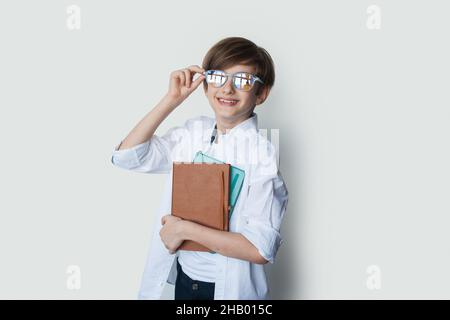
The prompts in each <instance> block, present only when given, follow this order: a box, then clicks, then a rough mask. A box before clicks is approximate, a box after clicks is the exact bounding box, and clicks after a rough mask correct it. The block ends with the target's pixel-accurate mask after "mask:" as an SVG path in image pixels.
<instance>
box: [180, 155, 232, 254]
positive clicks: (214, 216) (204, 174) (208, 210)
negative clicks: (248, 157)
mask: <svg viewBox="0 0 450 320" xmlns="http://www.w3.org/2000/svg"><path fill="white" fill-rule="evenodd" d="M172 173H173V175H172V214H173V215H174V216H176V217H180V218H182V219H185V220H190V221H193V222H196V223H199V224H202V225H204V226H207V227H210V228H214V229H217V230H223V231H228V213H229V204H228V199H229V194H228V193H229V185H230V165H229V164H219V163H182V162H174V163H173V172H172ZM178 249H179V250H190V251H208V252H211V250H209V249H208V248H206V247H205V246H203V245H201V244H199V243H197V242H194V241H191V240H185V241H184V242H183V243H182V244H181V246H180V247H179V248H178Z"/></svg>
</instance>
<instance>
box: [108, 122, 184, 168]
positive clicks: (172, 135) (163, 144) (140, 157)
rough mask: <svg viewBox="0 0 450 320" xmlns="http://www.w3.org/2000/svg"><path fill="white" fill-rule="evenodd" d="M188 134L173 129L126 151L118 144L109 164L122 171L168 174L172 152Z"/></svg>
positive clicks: (182, 129) (178, 128) (181, 129)
mask: <svg viewBox="0 0 450 320" xmlns="http://www.w3.org/2000/svg"><path fill="white" fill-rule="evenodd" d="M187 134H188V132H187V129H186V127H174V128H171V129H170V130H168V131H167V133H166V134H164V135H163V136H158V135H155V134H154V135H153V136H152V137H151V138H150V139H149V140H147V141H145V142H143V143H141V144H138V145H135V146H133V147H131V148H128V149H121V150H118V149H119V148H120V145H121V144H122V142H120V143H119V144H118V145H117V146H116V147H115V148H114V151H113V152H112V155H111V163H112V164H113V165H115V166H117V167H120V168H122V169H126V170H131V171H135V172H142V173H168V172H170V169H171V166H172V151H173V149H174V147H175V146H176V145H177V144H178V143H180V142H181V140H182V139H183V137H185V136H186V135H187Z"/></svg>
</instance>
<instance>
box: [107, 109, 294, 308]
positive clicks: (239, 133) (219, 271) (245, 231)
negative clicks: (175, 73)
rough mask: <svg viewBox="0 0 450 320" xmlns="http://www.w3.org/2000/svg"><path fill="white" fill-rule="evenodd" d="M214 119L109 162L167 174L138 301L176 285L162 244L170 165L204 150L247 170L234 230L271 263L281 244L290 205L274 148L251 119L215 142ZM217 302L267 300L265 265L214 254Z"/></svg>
mask: <svg viewBox="0 0 450 320" xmlns="http://www.w3.org/2000/svg"><path fill="white" fill-rule="evenodd" d="M215 125H216V121H215V119H214V118H211V117H206V116H199V117H195V118H192V119H189V120H187V121H186V122H185V123H184V125H183V126H178V127H174V128H171V129H170V130H168V131H167V133H166V134H164V135H162V136H158V135H153V136H152V138H151V139H149V140H148V141H146V142H143V143H141V144H139V145H136V146H134V147H132V148H129V149H124V150H117V149H118V148H119V146H120V144H119V145H117V146H116V148H115V149H114V151H113V153H112V157H111V162H112V163H113V164H114V165H116V166H118V167H120V168H123V169H127V170H131V171H135V172H142V173H168V177H167V183H166V186H165V191H164V194H163V199H162V201H161V205H160V207H159V210H158V214H157V215H156V216H155V225H154V226H155V227H154V231H153V237H152V241H151V245H150V249H149V253H148V256H147V262H146V265H145V269H144V273H143V276H142V281H141V287H140V291H139V299H160V297H161V293H162V290H163V287H164V284H165V283H166V282H169V283H171V284H174V283H175V279H176V273H177V271H176V259H175V258H176V257H177V256H179V255H180V253H179V252H177V254H170V253H169V252H168V250H167V249H166V248H165V246H164V244H163V243H162V241H161V239H160V236H159V231H160V230H161V227H162V226H161V223H160V221H161V217H162V216H164V215H166V214H168V213H170V212H171V197H172V194H171V190H172V163H173V162H192V160H193V159H194V156H195V153H196V152H197V151H202V152H203V153H206V154H208V155H210V156H213V157H214V158H216V159H219V160H222V161H224V162H226V163H230V164H231V165H233V166H236V167H239V168H241V169H243V170H244V171H245V179H244V183H243V186H242V189H241V192H240V194H239V197H238V201H237V203H236V205H235V208H234V210H233V214H232V216H231V219H230V222H229V230H230V231H231V232H238V233H241V234H242V235H243V236H244V237H246V238H247V239H248V240H249V241H250V242H251V243H252V244H253V245H254V246H255V247H256V248H257V249H258V251H259V253H260V254H261V256H262V257H264V258H265V259H266V260H267V261H269V262H270V263H273V262H274V259H275V255H276V253H277V251H278V248H279V246H280V245H281V243H282V238H281V234H280V226H281V222H282V219H283V216H284V213H285V211H286V207H287V203H288V190H287V188H286V185H285V183H284V181H283V178H282V176H281V173H280V172H279V169H278V154H277V152H276V148H275V146H274V145H273V144H272V143H271V142H270V141H269V140H268V139H267V138H266V137H264V136H263V135H262V134H261V133H260V132H259V130H258V121H257V115H256V114H255V113H253V115H252V116H251V117H250V118H249V119H247V120H245V121H243V122H241V123H239V124H238V125H237V126H235V127H234V128H232V129H231V130H229V131H228V132H227V133H226V134H224V135H220V139H219V141H218V143H217V144H216V143H211V134H212V132H213V129H214V127H215ZM214 256H215V262H216V263H215V268H216V274H215V277H214V278H215V292H214V299H215V300H222V299H252V300H254V299H268V298H269V288H268V285H267V279H266V274H265V271H264V266H263V265H259V264H254V263H251V262H249V261H245V260H240V259H235V258H230V257H226V256H223V255H221V254H218V253H216V254H215V255H214Z"/></svg>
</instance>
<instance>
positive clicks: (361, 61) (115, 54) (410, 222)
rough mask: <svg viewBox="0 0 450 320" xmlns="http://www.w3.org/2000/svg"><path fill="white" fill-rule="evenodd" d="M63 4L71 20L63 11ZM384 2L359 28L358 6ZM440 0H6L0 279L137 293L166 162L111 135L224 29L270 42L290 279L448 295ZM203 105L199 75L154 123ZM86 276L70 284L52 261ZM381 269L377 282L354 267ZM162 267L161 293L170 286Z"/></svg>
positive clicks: (337, 287) (276, 287)
mask: <svg viewBox="0 0 450 320" xmlns="http://www.w3.org/2000/svg"><path fill="white" fill-rule="evenodd" d="M69 5H77V6H79V8H80V9H81V29H80V30H71V29H69V28H68V27H67V19H68V16H69V14H68V13H67V12H66V10H67V7H68V6H69ZM370 5H377V6H378V7H379V8H380V9H381V25H380V27H381V28H380V29H375V30H372V29H369V28H368V27H367V24H366V23H367V20H368V17H369V14H368V13H367V8H368V7H369V6H370ZM449 9H450V6H449V5H448V3H447V2H446V1H437V0H435V1H406V0H403V1H400V0H397V1H381V0H377V1H365V0H363V1H361V0H359V1H356V0H355V1H332V0H328V1H324V0H322V1H276V2H275V1H260V0H259V1H256V0H247V1H235V0H229V1H137V0H136V1H106V0H101V1H100V0H96V1H92V0H91V1H86V0H85V1H81V0H73V1H60V0H53V1H50V0H47V1H45V0H43V1H31V0H28V1H18V0H16V1H2V3H1V5H0V39H1V49H0V134H1V137H2V142H1V151H0V152H1V157H0V177H1V178H0V194H1V200H0V215H1V220H0V298H3V299H15V298H29V299H41V298H46V299H96V298H102V299H122V298H123V299H135V298H136V297H137V291H138V288H139V283H140V278H141V275H142V271H143V268H144V263H145V258H146V255H147V250H148V247H149V243H150V235H151V234H150V231H151V229H152V223H153V215H154V214H155V211H156V209H157V207H158V206H159V200H160V197H161V195H162V188H161V186H162V185H163V184H164V182H165V176H164V175H147V174H137V173H131V172H128V171H125V170H122V169H119V168H116V167H114V166H113V165H112V164H111V163H110V156H111V152H112V150H113V148H114V147H115V146H116V145H117V144H118V143H119V142H120V140H121V139H123V138H124V137H125V136H126V134H127V133H128V132H129V131H130V130H131V129H132V128H133V127H134V125H135V124H136V123H137V122H138V121H139V120H140V119H141V118H142V117H143V116H144V115H145V114H146V113H147V112H148V111H150V110H151V108H152V107H153V106H154V105H155V104H156V103H157V102H158V101H159V99H160V98H161V97H162V96H163V94H164V93H165V92H166V90H167V87H168V81H169V74H170V72H171V71H173V70H175V69H179V68H183V67H186V66H188V65H191V64H201V61H202V59H203V56H204V55H205V53H206V52H207V50H208V49H209V48H210V47H211V46H212V45H213V44H214V43H216V42H217V41H219V40H220V39H222V38H224V37H226V36H243V37H246V38H249V39H251V40H252V41H254V42H255V43H257V44H258V45H260V46H262V47H264V48H266V49H267V50H268V51H269V52H270V54H271V55H272V57H273V59H274V61H275V65H276V81H275V87H274V88H273V90H272V92H271V95H270V97H269V99H268V100H267V102H266V103H264V104H263V105H262V106H260V107H257V109H256V112H257V113H258V117H259V125H260V128H265V129H269V130H270V129H279V130H280V159H281V172H282V174H283V176H284V178H285V182H286V185H287V187H288V190H289V196H290V197H289V206H288V211H287V213H286V216H285V220H284V223H283V227H282V233H283V235H284V239H285V243H284V244H283V246H282V247H281V249H280V251H279V253H278V256H277V260H276V263H275V264H274V265H271V266H269V267H268V273H269V276H270V283H271V288H272V295H273V297H274V298H277V299H280V298H286V299H330V298H338V299H343V298H359V299H369V298H375V299H382V298H384V299H389V298H450V276H449V274H448V270H449V269H450V258H449V251H450V250H449V246H450V245H449V244H450V236H449V235H448V227H449V223H450V218H449V213H450V210H449V209H450V203H449V200H448V199H449V191H450V169H449V163H450V152H449V142H448V141H449V136H450V127H449V125H448V123H449V120H450V119H449V118H450V111H449V106H450V104H449V102H450V98H449V95H448V92H449V74H450V63H449V59H448V57H449V56H450V52H449V51H450V50H449V44H448V31H449V30H450V22H449V21H450V20H449V19H448V14H449V12H450V11H449ZM200 114H205V115H210V116H212V115H213V113H212V110H211V108H210V106H209V104H208V102H207V100H206V98H205V96H204V94H203V92H202V91H201V88H200V89H199V90H198V91H196V92H195V93H194V94H193V95H192V96H191V97H190V98H189V99H188V100H187V101H186V102H185V103H184V104H183V105H181V106H180V107H179V108H178V109H177V110H175V111H174V112H173V113H172V114H171V115H170V116H169V117H168V118H167V120H166V121H165V122H164V123H163V124H162V125H161V126H160V128H159V129H158V130H157V134H162V133H164V132H165V131H166V130H167V129H169V128H170V127H173V126H175V125H179V124H182V123H183V122H184V121H185V120H186V119H188V118H191V117H194V116H197V115H200ZM70 265H76V266H79V267H80V270H81V288H80V289H78V290H71V289H69V288H68V287H67V280H68V277H70V275H69V274H68V273H67V267H68V266H70ZM371 265H375V266H377V267H378V268H379V270H380V271H381V274H380V277H378V278H377V279H378V280H379V282H378V283H379V284H380V285H381V287H380V288H379V289H375V290H371V289H370V286H369V287H368V286H367V284H366V282H367V279H368V277H370V275H369V274H368V273H367V268H368V267H369V266H371ZM172 296H173V293H172V287H171V286H167V287H166V290H165V293H164V298H169V299H170V298H172Z"/></svg>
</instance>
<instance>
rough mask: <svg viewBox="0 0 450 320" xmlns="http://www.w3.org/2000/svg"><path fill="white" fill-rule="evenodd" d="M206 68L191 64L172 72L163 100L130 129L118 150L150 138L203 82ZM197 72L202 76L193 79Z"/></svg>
mask: <svg viewBox="0 0 450 320" xmlns="http://www.w3.org/2000/svg"><path fill="white" fill-rule="evenodd" d="M203 72H204V69H202V68H201V67H199V66H195V65H193V66H190V67H188V68H186V69H181V70H176V71H174V72H172V73H171V74H170V82H169V90H168V92H167V93H166V95H164V97H163V98H162V99H161V101H160V102H159V103H158V104H157V105H156V106H155V107H154V108H153V109H152V110H151V111H150V112H149V113H147V114H146V115H145V117H144V118H143V119H142V120H141V121H139V123H138V124H137V125H136V126H135V127H134V128H133V129H132V130H131V131H130V133H129V134H128V135H127V136H126V138H125V139H123V140H122V143H121V144H120V145H119V147H118V149H117V150H122V149H129V148H132V147H134V146H136V145H138V144H141V143H143V142H145V141H147V140H149V139H150V138H151V137H152V136H153V134H154V133H155V131H156V129H157V128H158V126H159V125H160V124H161V122H163V121H164V119H166V117H167V116H168V115H169V114H170V113H171V112H172V111H173V110H174V109H175V108H177V107H178V106H179V105H180V104H181V103H182V102H183V101H184V100H185V99H186V98H187V97H188V96H189V95H190V94H191V93H192V92H194V91H195V89H197V88H198V86H199V85H200V83H202V81H203V79H204V78H205V76H204V75H203V74H202V73H203ZM196 73H200V76H199V77H198V78H197V79H196V80H193V77H194V75H195V74H196Z"/></svg>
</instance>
